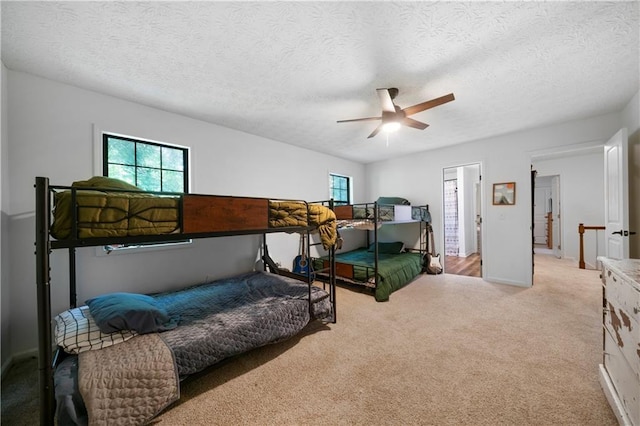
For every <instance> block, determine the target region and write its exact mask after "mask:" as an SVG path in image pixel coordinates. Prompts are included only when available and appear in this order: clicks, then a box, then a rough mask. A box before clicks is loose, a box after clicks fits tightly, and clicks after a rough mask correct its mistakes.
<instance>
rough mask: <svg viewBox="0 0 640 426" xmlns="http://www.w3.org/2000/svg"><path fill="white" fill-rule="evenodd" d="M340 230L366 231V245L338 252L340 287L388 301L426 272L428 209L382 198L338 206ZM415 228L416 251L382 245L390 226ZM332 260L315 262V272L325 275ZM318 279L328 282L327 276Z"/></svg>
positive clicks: (399, 244) (391, 243)
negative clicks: (383, 233) (384, 231)
mask: <svg viewBox="0 0 640 426" xmlns="http://www.w3.org/2000/svg"><path fill="white" fill-rule="evenodd" d="M334 210H335V214H336V219H337V226H338V229H339V230H340V229H342V230H346V229H357V230H364V231H366V245H365V246H363V247H360V248H357V249H355V250H349V251H346V252H336V254H335V263H336V272H335V273H336V280H337V282H338V283H341V284H345V285H350V286H356V287H359V288H364V289H367V290H369V291H371V292H372V293H373V294H374V296H375V299H376V300H377V301H379V302H384V301H388V300H389V296H390V295H391V293H393V292H394V291H396V290H398V289H400V288H402V287H404V286H405V285H407V284H408V283H410V282H411V281H413V280H414V279H415V278H416V277H417V276H419V275H420V274H421V273H422V272H424V271H425V270H424V262H425V257H426V254H427V252H428V251H429V246H428V244H429V243H428V238H427V230H428V227H429V226H430V222H431V215H430V213H429V206H428V205H420V206H417V205H411V204H410V203H409V201H408V200H406V199H404V198H401V197H380V198H378V200H376V201H375V202H372V203H360V204H349V205H339V206H335V208H334ZM405 224H414V225H413V226H415V227H416V232H417V235H416V239H415V241H416V243H417V244H415V245H417V247H413V246H411V247H409V246H408V245H406V244H405V243H404V242H402V241H397V240H394V241H379V230H380V228H381V227H382V226H387V225H405ZM331 256H332V255H329V254H328V255H326V256H321V257H316V258H314V259H313V266H314V268H315V269H316V270H320V271H325V270H326V268H327V267H328V266H329V265H330V263H331ZM317 275H318V277H319V279H325V280H329V275H327V274H326V273H325V272H319V273H317Z"/></svg>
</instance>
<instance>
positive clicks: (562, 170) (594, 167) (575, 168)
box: [533, 149, 604, 268]
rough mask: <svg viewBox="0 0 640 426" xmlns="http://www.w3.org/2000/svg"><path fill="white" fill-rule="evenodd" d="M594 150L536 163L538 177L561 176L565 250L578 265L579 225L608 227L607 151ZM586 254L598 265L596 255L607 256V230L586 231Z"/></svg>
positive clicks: (565, 253)
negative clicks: (605, 200)
mask: <svg viewBox="0 0 640 426" xmlns="http://www.w3.org/2000/svg"><path fill="white" fill-rule="evenodd" d="M592 151H593V150H590V151H588V152H587V153H584V154H580V153H579V152H577V153H574V154H573V155H572V156H570V157H569V156H564V157H559V158H553V159H547V160H541V161H538V160H534V162H533V168H534V169H535V170H537V171H538V176H552V175H559V176H560V203H561V208H560V214H561V218H560V220H561V233H562V236H561V244H562V252H563V256H564V257H565V258H567V259H574V260H575V261H576V265H577V262H578V259H579V258H580V236H579V234H578V224H580V223H583V224H585V225H587V226H604V179H603V176H604V152H603V151H602V150H601V149H600V150H598V151H597V152H595V153H594V152H592ZM596 250H597V252H596ZM584 254H585V262H586V263H587V264H588V266H589V267H591V268H594V267H595V265H596V256H603V255H604V234H603V231H587V232H585V234H584Z"/></svg>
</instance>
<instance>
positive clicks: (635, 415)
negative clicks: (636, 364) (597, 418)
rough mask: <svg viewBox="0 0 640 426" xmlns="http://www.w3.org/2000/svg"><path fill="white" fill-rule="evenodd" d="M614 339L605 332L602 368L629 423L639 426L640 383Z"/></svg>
mask: <svg viewBox="0 0 640 426" xmlns="http://www.w3.org/2000/svg"><path fill="white" fill-rule="evenodd" d="M614 339H615V338H614V337H613V336H612V335H611V334H610V333H609V331H608V330H605V332H604V347H605V351H604V366H605V368H606V370H607V372H608V374H609V377H610V379H611V381H612V382H613V386H614V388H615V391H616V394H617V395H618V398H619V399H620V401H621V403H622V405H623V407H624V410H625V412H626V414H627V416H628V417H629V419H630V420H631V423H632V424H633V425H636V426H640V381H639V380H638V376H637V374H636V373H635V372H634V371H633V370H632V369H631V367H630V366H629V363H628V362H627V360H626V358H625V357H624V355H622V352H621V351H620V350H619V349H620V348H619V347H618V345H617V343H616V342H615V341H614Z"/></svg>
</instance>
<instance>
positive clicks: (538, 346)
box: [2, 255, 617, 426]
mask: <svg viewBox="0 0 640 426" xmlns="http://www.w3.org/2000/svg"><path fill="white" fill-rule="evenodd" d="M535 257H536V268H535V272H536V273H535V279H534V282H535V284H534V286H533V287H532V288H519V287H514V286H508V285H499V284H490V283H487V282H484V281H483V280H482V279H479V278H469V277H459V276H454V275H438V276H433V275H425V276H421V277H420V278H419V279H417V280H416V281H414V282H413V283H411V284H410V285H408V286H406V287H405V288H403V289H401V290H399V291H397V292H395V293H393V294H392V295H391V300H390V301H389V302H385V303H377V302H375V300H374V299H373V297H372V296H370V295H367V294H362V293H359V292H354V291H351V290H348V289H344V288H339V289H338V322H337V323H336V324H330V325H321V324H319V323H313V324H311V325H310V326H309V327H307V329H305V330H304V332H303V333H301V334H300V335H299V336H297V337H296V338H294V339H291V340H289V341H286V342H282V343H279V344H275V345H270V346H267V347H263V348H260V349H256V350H254V351H251V352H249V353H246V354H243V355H241V356H239V357H237V358H234V359H232V360H229V361H226V362H223V363H221V364H219V365H218V366H215V367H213V368H211V369H209V370H207V371H206V372H205V373H204V374H199V375H198V376H196V377H193V378H191V379H189V380H188V381H186V382H185V383H183V385H182V389H181V393H182V396H181V399H180V401H178V402H177V403H176V404H174V405H173V406H172V407H170V408H169V409H168V410H167V411H165V412H164V413H162V414H161V415H160V416H159V417H158V418H156V420H155V421H154V422H155V423H157V424H159V425H161V426H162V425H167V426H174V425H175V426H179V425H189V426H197V425H605V426H606V425H616V424H617V421H616V419H615V417H614V415H613V412H612V411H611V409H610V407H609V406H608V404H607V401H606V399H605V396H604V394H603V392H602V390H601V388H600V385H599V382H598V364H599V363H600V362H601V360H602V352H601V347H602V326H601V320H602V308H601V306H602V302H601V297H602V287H601V282H600V279H599V274H598V272H597V271H588V270H580V269H578V268H577V266H576V265H575V262H570V261H566V260H558V259H555V258H553V257H551V256H545V255H536V256H535ZM12 370H13V369H12ZM17 371H20V369H17ZM31 374H32V376H30V377H31V379H24V378H22V379H21V380H22V382H20V380H18V382H19V383H24V385H25V386H29V387H30V389H32V390H31V391H30V392H27V393H31V394H32V393H33V390H35V391H36V392H37V387H36V388H35V389H34V387H33V378H34V377H33V376H34V375H35V373H31ZM9 376H11V371H10V374H9ZM15 380H16V379H15V377H14V378H12V380H9V381H7V382H8V383H5V380H3V392H2V424H14V425H18V424H26V425H31V424H37V422H38V420H37V412H34V411H33V409H32V410H30V411H29V412H25V411H24V410H20V416H19V417H16V416H13V417H12V408H11V407H13V408H14V409H16V410H17V409H18V408H20V407H23V408H24V407H25V405H26V404H24V403H23V404H20V403H19V402H18V403H16V401H15V400H12V399H10V397H11V395H8V394H7V390H8V389H7V387H8V386H9V385H10V384H11V382H12V381H13V382H15ZM35 380H36V382H37V377H36V378H35ZM5 385H7V386H5ZM12 390H15V389H13V388H12ZM12 393H13V392H12ZM33 397H34V395H31V401H33ZM35 398H36V399H37V393H36V395H35ZM5 421H6V422H7V423H5Z"/></svg>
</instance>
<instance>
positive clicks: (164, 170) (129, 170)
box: [102, 133, 189, 192]
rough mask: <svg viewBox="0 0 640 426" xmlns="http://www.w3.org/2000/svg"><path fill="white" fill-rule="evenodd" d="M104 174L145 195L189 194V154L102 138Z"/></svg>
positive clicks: (120, 138) (183, 150) (158, 145)
mask: <svg viewBox="0 0 640 426" xmlns="http://www.w3.org/2000/svg"><path fill="white" fill-rule="evenodd" d="M102 140H103V145H102V152H103V156H102V159H103V174H104V176H109V177H112V178H116V179H120V180H123V181H125V182H128V183H130V184H132V185H135V186H137V187H139V188H140V189H143V190H145V191H154V192H189V180H188V179H189V178H188V176H189V170H188V158H189V155H188V150H187V148H180V147H176V146H171V145H165V144H161V143H157V142H147V141H142V140H137V139H132V138H127V137H123V136H115V135H110V134H107V133H105V134H103V136H102Z"/></svg>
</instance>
